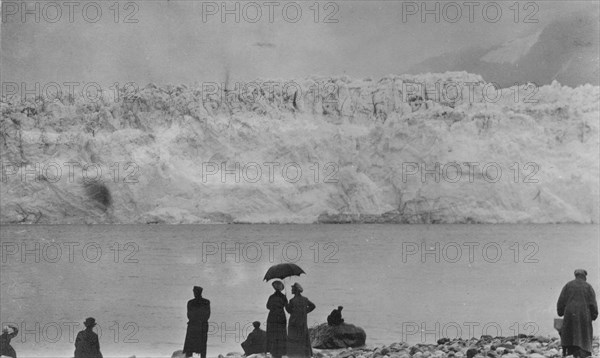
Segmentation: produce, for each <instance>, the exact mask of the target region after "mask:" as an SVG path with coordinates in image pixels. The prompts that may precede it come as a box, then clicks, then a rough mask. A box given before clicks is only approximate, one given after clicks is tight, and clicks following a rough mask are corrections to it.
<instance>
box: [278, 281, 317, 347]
mask: <svg viewBox="0 0 600 358" xmlns="http://www.w3.org/2000/svg"><path fill="white" fill-rule="evenodd" d="M302 291H304V290H303V289H302V286H300V284H298V283H295V284H294V285H293V286H292V293H293V294H294V297H293V298H292V299H291V300H290V302H289V303H288V305H287V306H286V307H285V309H286V310H287V311H288V313H289V314H290V323H289V326H288V344H287V353H288V354H287V355H288V357H293V358H308V357H311V356H312V347H311V345H310V336H309V334H308V323H307V315H308V314H309V313H310V312H312V311H313V310H314V309H315V305H314V304H313V303H312V302H310V300H309V299H308V298H306V297H304V296H302Z"/></svg>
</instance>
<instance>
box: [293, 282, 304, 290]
mask: <svg viewBox="0 0 600 358" xmlns="http://www.w3.org/2000/svg"><path fill="white" fill-rule="evenodd" d="M292 287H295V288H296V291H298V292H303V291H304V289H303V288H302V286H300V284H299V283H298V282H296V283H295V284H293V285H292Z"/></svg>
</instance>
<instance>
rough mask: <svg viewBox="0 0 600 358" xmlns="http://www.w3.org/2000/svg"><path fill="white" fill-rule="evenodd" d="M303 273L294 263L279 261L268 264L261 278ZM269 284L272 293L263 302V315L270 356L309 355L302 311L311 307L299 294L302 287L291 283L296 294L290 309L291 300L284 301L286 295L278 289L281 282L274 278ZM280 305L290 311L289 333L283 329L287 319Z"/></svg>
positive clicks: (279, 357) (277, 357)
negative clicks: (280, 262) (265, 321)
mask: <svg viewBox="0 0 600 358" xmlns="http://www.w3.org/2000/svg"><path fill="white" fill-rule="evenodd" d="M303 273H305V272H304V270H302V269H301V268H300V267H298V265H296V264H293V263H282V264H278V265H274V266H271V267H270V268H269V270H268V271H267V273H266V274H265V277H264V280H265V281H268V280H271V279H274V278H278V279H282V280H283V279H285V278H286V277H290V276H300V274H303ZM272 285H273V288H274V289H275V293H274V294H272V295H271V297H269V301H268V302H267V308H268V309H269V316H268V318H267V350H268V351H269V352H271V355H272V356H273V358H281V356H282V355H288V356H292V355H294V356H306V357H310V356H311V355H312V350H311V347H310V338H309V337H308V327H307V323H306V314H307V313H308V312H310V311H312V310H313V309H314V304H312V302H310V301H308V299H307V298H305V297H302V296H301V295H300V292H302V288H301V287H300V285H298V284H297V283H296V284H294V286H292V293H293V294H295V295H296V296H295V297H294V298H292V300H293V301H294V305H293V308H292V309H291V310H290V304H291V303H292V302H291V301H290V302H289V303H288V300H287V297H286V295H284V294H283V293H281V291H283V289H284V287H285V286H284V284H283V282H281V281H274V282H273V284H272ZM298 288H299V289H298ZM301 301H302V302H301ZM305 301H307V302H308V303H310V305H312V308H310V307H305V305H304V304H302V303H306V302H305ZM302 307H305V309H302ZM284 309H285V310H287V311H288V312H289V313H290V326H289V333H290V335H289V336H288V334H287V330H286V323H287V322H286V317H285V312H284ZM292 321H293V322H292ZM292 334H293V335H292ZM298 339H300V340H301V341H302V342H301V344H298ZM306 342H308V343H306ZM307 344H308V346H307Z"/></svg>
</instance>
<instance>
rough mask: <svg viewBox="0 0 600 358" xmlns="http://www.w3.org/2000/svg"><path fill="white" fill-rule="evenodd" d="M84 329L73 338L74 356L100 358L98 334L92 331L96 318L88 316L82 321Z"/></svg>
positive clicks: (76, 357) (78, 357)
mask: <svg viewBox="0 0 600 358" xmlns="http://www.w3.org/2000/svg"><path fill="white" fill-rule="evenodd" d="M83 325H84V326H85V329H84V330H83V331H80V332H79V333H77V338H75V358H102V353H100V342H99V340H98V335H97V334H96V332H94V331H93V329H94V326H96V320H95V319H94V318H92V317H88V318H86V319H85V321H84V322H83Z"/></svg>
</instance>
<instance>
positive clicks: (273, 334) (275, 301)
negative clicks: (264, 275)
mask: <svg viewBox="0 0 600 358" xmlns="http://www.w3.org/2000/svg"><path fill="white" fill-rule="evenodd" d="M272 285H273V288H274V289H275V293H273V294H272V295H271V296H270V297H269V300H268V301H267V309H268V310H269V316H268V317H267V351H268V352H271V356H272V357H273V358H281V356H283V355H285V354H286V342H287V331H286V327H285V326H286V323H287V319H286V317H285V311H284V308H285V307H286V306H287V304H288V300H287V297H286V296H285V295H284V294H283V293H281V291H282V290H283V288H284V286H283V282H281V281H274V282H273V283H272Z"/></svg>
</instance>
